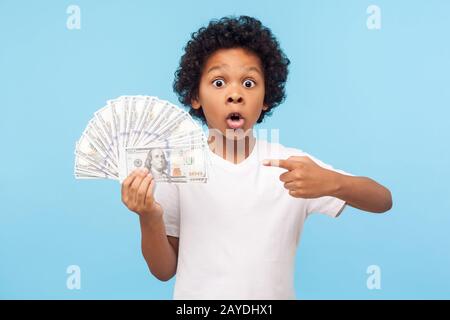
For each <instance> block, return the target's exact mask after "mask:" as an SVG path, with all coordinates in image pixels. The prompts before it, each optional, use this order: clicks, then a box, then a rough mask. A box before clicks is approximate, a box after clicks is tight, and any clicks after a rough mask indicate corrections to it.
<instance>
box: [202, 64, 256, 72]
mask: <svg viewBox="0 0 450 320" xmlns="http://www.w3.org/2000/svg"><path fill="white" fill-rule="evenodd" d="M228 67H229V65H227V64H221V65H219V66H214V67H211V68H210V69H209V70H208V71H207V72H206V73H210V72H212V71H214V70H220V69H223V68H224V69H227V68H228ZM245 71H255V72H257V73H259V74H261V71H260V70H259V68H257V67H248V68H245Z"/></svg>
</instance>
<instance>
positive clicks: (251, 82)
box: [243, 79, 256, 88]
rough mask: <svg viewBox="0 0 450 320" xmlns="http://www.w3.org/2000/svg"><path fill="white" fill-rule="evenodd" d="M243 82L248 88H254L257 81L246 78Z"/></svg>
mask: <svg viewBox="0 0 450 320" xmlns="http://www.w3.org/2000/svg"><path fill="white" fill-rule="evenodd" d="M243 84H244V87H246V88H253V87H254V86H255V85H256V83H255V81H253V80H250V79H247V80H245V81H244V83H243Z"/></svg>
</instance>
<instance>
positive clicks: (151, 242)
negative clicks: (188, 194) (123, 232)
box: [139, 212, 178, 281]
mask: <svg viewBox="0 0 450 320" xmlns="http://www.w3.org/2000/svg"><path fill="white" fill-rule="evenodd" d="M139 220H140V225H141V235H142V238H141V247H142V255H143V256H144V258H145V261H146V262H147V265H148V268H149V270H150V272H151V273H152V274H153V275H154V276H155V277H156V278H158V279H159V280H161V281H167V280H170V279H171V278H172V277H173V276H174V275H175V274H176V271H177V258H178V238H176V237H171V236H168V235H167V234H166V229H165V225H164V220H163V218H162V212H161V213H160V214H158V215H155V216H154V217H151V218H149V219H146V218H142V217H141V218H140V219H139Z"/></svg>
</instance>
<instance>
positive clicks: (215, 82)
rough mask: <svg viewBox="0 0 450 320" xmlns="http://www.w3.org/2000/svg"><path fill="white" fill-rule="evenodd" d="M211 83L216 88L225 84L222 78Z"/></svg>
mask: <svg viewBox="0 0 450 320" xmlns="http://www.w3.org/2000/svg"><path fill="white" fill-rule="evenodd" d="M212 83H213V85H214V86H215V87H216V88H221V87H223V86H224V84H225V82H224V81H223V80H222V79H216V80H214V81H213V82H212Z"/></svg>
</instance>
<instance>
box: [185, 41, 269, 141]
mask: <svg viewBox="0 0 450 320" xmlns="http://www.w3.org/2000/svg"><path fill="white" fill-rule="evenodd" d="M264 93H265V90H264V73H263V69H262V66H261V61H260V59H259V57H258V56H256V55H255V54H253V53H251V52H249V51H246V50H245V49H242V48H233V49H220V50H218V51H216V52H214V53H213V54H212V55H211V56H210V57H209V59H208V60H207V61H206V63H205V66H204V68H203V71H202V75H201V79H200V85H199V96H198V98H197V99H193V100H192V107H193V108H195V109H198V108H200V107H201V108H203V113H204V114H205V117H206V122H207V124H208V127H209V128H214V129H217V130H219V131H220V132H221V133H222V134H223V135H226V134H227V133H229V132H230V131H231V132H235V130H236V129H242V130H243V131H244V132H247V130H249V129H252V128H253V125H254V124H255V123H256V121H257V120H258V118H259V116H260V115H261V112H262V111H263V110H267V106H265V105H264ZM233 129H235V130H233ZM241 132H242V131H241ZM249 132H251V131H249Z"/></svg>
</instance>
